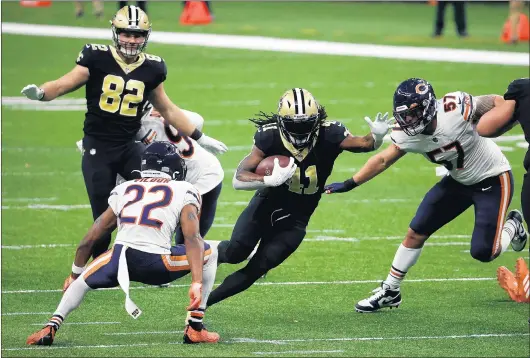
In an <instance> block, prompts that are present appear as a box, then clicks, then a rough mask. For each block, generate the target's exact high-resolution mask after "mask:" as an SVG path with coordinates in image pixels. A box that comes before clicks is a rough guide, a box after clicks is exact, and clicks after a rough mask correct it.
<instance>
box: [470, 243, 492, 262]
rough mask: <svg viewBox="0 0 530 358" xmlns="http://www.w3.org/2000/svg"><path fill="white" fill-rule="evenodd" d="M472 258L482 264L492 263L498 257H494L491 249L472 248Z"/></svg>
mask: <svg viewBox="0 0 530 358" xmlns="http://www.w3.org/2000/svg"><path fill="white" fill-rule="evenodd" d="M470 254H471V257H473V258H474V259H475V260H478V261H480V262H490V261H493V260H494V259H495V257H496V256H493V255H492V251H491V247H484V246H483V247H473V246H472V247H471V250H470Z"/></svg>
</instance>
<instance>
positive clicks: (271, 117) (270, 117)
mask: <svg viewBox="0 0 530 358" xmlns="http://www.w3.org/2000/svg"><path fill="white" fill-rule="evenodd" d="M256 117H257V118H249V121H251V122H252V123H254V125H255V126H256V127H257V128H259V127H262V126H264V125H266V124H271V123H276V122H278V115H277V114H275V113H272V112H271V113H270V114H267V113H265V112H263V111H260V112H259V113H258V114H256ZM326 118H328V114H327V112H326V108H325V107H324V106H319V108H318V119H319V120H320V122H321V123H322V122H324V120H325V119H326Z"/></svg>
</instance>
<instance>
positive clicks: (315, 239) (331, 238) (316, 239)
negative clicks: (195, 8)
mask: <svg viewBox="0 0 530 358" xmlns="http://www.w3.org/2000/svg"><path fill="white" fill-rule="evenodd" d="M216 219H218V218H216ZM213 226H214V227H223V228H231V227H233V226H234V225H233V224H213ZM345 232H346V231H345V230H337V229H308V230H307V233H308V234H313V233H316V234H343V233H345ZM403 237H404V235H395V236H364V237H339V236H324V235H318V236H315V237H309V238H306V239H304V242H322V241H346V242H359V241H377V240H402V239H403ZM469 238H471V235H433V236H432V237H431V240H430V241H428V242H427V243H426V245H430V246H461V245H469V244H470V242H469V241H465V242H434V239H469ZM73 246H77V244H27V245H2V246H1V248H2V249H3V250H26V249H27V250H33V249H55V248H63V247H73Z"/></svg>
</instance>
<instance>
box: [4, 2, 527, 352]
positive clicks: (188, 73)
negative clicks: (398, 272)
mask: <svg viewBox="0 0 530 358" xmlns="http://www.w3.org/2000/svg"><path fill="white" fill-rule="evenodd" d="M129 3H130V4H136V2H129ZM0 5H1V11H2V38H1V40H2V86H1V91H2V118H1V120H2V123H1V124H2V177H1V178H2V182H1V184H2V219H3V220H2V228H1V233H2V328H3V329H2V355H5V356H21V355H24V356H28V355H34V356H38V355H42V353H43V351H42V350H25V347H24V345H23V343H24V339H25V337H26V336H27V335H28V334H29V333H31V332H32V331H33V330H34V329H35V328H36V327H35V325H39V324H41V323H42V322H43V321H45V320H46V318H48V317H47V314H48V313H49V312H51V311H52V310H53V309H54V307H55V304H56V302H57V300H58V298H59V297H60V287H61V285H62V282H63V280H64V277H66V275H67V274H68V272H69V270H70V265H71V262H72V257H73V255H74V250H75V246H76V245H77V243H78V242H79V240H80V239H81V238H82V236H83V235H84V233H85V231H86V230H87V228H88V227H89V225H90V224H91V222H92V218H91V213H90V208H89V205H88V198H87V194H86V191H85V187H84V184H83V178H82V174H81V171H80V163H81V155H80V153H79V152H78V151H77V150H76V146H75V142H76V141H77V140H79V139H81V137H82V135H83V133H82V127H83V124H82V122H83V119H84V111H85V107H86V106H85V101H84V95H85V93H84V89H80V90H78V91H76V92H73V93H71V94H69V95H67V96H66V97H64V98H61V99H57V100H55V101H53V102H49V103H42V102H30V101H27V100H25V98H23V97H21V96H22V95H21V94H20V90H21V89H22V88H23V87H24V86H25V85H27V84H31V83H35V84H37V85H40V84H42V83H44V82H46V81H48V80H52V79H55V78H58V77H59V76H61V75H63V74H64V73H66V72H68V71H69V70H70V69H72V68H73V67H74V65H75V60H76V58H77V56H78V53H79V51H80V50H81V49H82V47H83V46H84V45H85V44H86V43H99V44H107V45H109V44H111V43H112V42H111V41H112V37H111V36H112V35H111V30H110V24H109V20H110V19H111V18H112V16H113V14H114V13H115V12H116V11H117V9H118V7H119V6H122V5H123V4H121V2H118V1H105V2H101V1H83V2H71V1H12V2H10V1H2V2H1V4H0ZM142 6H144V7H145V8H146V10H147V13H148V15H149V17H150V20H151V21H152V23H153V29H152V34H151V37H150V39H149V45H148V47H147V52H148V53H151V54H154V55H157V56H161V57H163V58H164V60H165V62H166V65H167V68H168V77H167V80H166V82H165V84H164V86H165V89H166V92H167V93H168V95H169V96H170V98H171V99H172V100H173V101H174V102H175V103H176V104H177V105H179V106H180V107H182V108H185V109H189V110H192V111H195V112H198V113H200V114H201V115H202V116H203V117H204V118H205V126H204V131H205V132H206V133H207V134H209V135H211V136H213V137H215V138H218V139H220V140H222V141H223V142H225V143H226V144H227V145H228V146H229V151H228V152H227V153H226V154H224V155H223V156H221V157H220V160H221V162H222V165H223V168H224V170H225V180H224V187H223V191H222V193H221V199H220V200H221V201H220V203H219V208H218V212H217V217H216V220H215V223H214V227H213V229H212V230H211V231H210V233H209V237H208V238H209V239H211V240H223V239H227V238H229V237H230V233H231V230H232V227H233V224H234V222H235V220H236V219H237V217H238V216H239V214H240V213H241V211H242V210H243V209H244V207H245V205H246V203H247V202H248V200H249V198H250V197H251V195H252V193H250V192H241V191H238V192H236V191H235V190H233V189H232V187H231V179H232V175H233V173H234V170H235V168H236V167H237V165H238V163H239V162H240V160H241V159H242V158H243V157H244V156H245V155H246V154H247V153H248V151H249V149H250V147H251V145H252V135H253V133H254V131H255V128H254V126H253V125H252V124H251V123H250V122H249V121H248V120H247V119H248V118H251V117H252V116H254V115H255V114H256V113H258V112H260V111H265V112H270V111H275V110H276V108H277V101H278V99H279V97H280V96H281V94H282V93H283V92H284V91H285V90H287V89H289V88H293V87H304V88H307V89H308V90H309V91H311V92H312V94H313V95H314V96H315V97H316V98H317V99H318V100H319V101H320V103H321V104H323V105H325V106H326V109H327V112H328V114H329V117H330V119H331V120H338V121H341V122H343V123H344V124H345V125H346V126H347V127H348V128H349V130H350V131H351V132H352V133H353V134H354V135H365V134H366V133H368V131H369V128H368V126H367V125H366V123H365V122H364V120H363V117H364V116H374V115H375V114H376V113H377V112H387V111H389V112H390V111H392V107H391V106H392V95H393V92H394V90H395V87H396V86H397V84H398V83H399V82H401V81H402V80H404V79H406V78H409V77H423V78H425V79H427V80H428V81H430V83H431V84H432V85H433V87H434V89H435V91H436V94H437V96H438V97H441V96H443V95H444V94H445V93H447V92H452V91H457V90H461V91H466V92H469V93H471V94H473V95H481V94H490V93H496V94H500V95H502V94H503V93H504V91H505V90H506V88H507V86H508V84H509V83H510V82H511V81H512V80H514V79H516V78H520V77H528V51H529V42H528V2H512V1H509V2H508V1H504V2H490V1H488V2H471V1H469V2H440V1H438V2H437V1H416V2H401V1H391V2H376V1H366V2H317V1H314V2H301V1H300V2H288V1H276V2H259V1H241V2H239V1H238V2H227V1H226V2H225V1H213V2H209V3H206V2H190V3H189V4H186V2H183V1H164V2H161V1H147V2H145V3H143V4H142ZM227 35H228V36H227ZM498 144H499V145H500V146H501V148H502V149H503V151H504V152H505V153H506V155H507V157H508V159H509V160H510V162H511V164H512V167H513V169H514V177H515V182H516V183H515V184H516V188H515V192H514V199H513V202H512V205H511V208H518V207H519V193H520V188H521V179H522V175H523V171H524V169H523V168H522V165H521V164H522V160H523V156H524V153H525V151H526V142H525V141H524V138H523V136H522V131H521V130H520V128H517V129H515V130H513V131H511V132H510V133H509V134H508V135H505V136H503V137H501V138H499V139H498ZM368 158H369V154H350V153H344V154H342V156H341V157H340V158H339V160H338V161H337V162H336V165H335V168H334V172H333V174H332V176H331V177H330V178H329V179H328V181H330V182H331V181H338V180H345V179H346V178H348V177H349V176H350V175H351V174H353V173H354V172H355V171H356V170H357V169H358V168H360V167H361V166H362V165H363V164H364V163H365V161H366V160H367V159H368ZM438 180H439V178H437V177H436V175H435V166H434V165H433V164H431V163H428V162H427V161H426V160H425V159H424V158H423V157H422V156H419V155H408V156H406V157H405V158H403V159H402V160H400V162H399V163H398V164H396V165H395V166H393V167H392V168H391V169H389V170H388V172H386V173H385V174H384V175H382V176H380V177H378V178H377V180H374V181H373V182H370V184H367V185H365V186H363V187H362V188H360V189H359V190H356V191H355V192H354V193H351V194H345V195H337V196H331V197H324V198H323V199H322V200H321V204H320V206H319V208H318V209H317V211H316V213H315V215H314V216H313V218H312V219H311V222H310V226H309V231H308V234H307V239H306V240H305V241H304V243H303V244H302V245H301V247H300V248H299V249H298V251H297V252H296V253H295V254H294V255H293V256H291V257H290V258H289V259H288V260H287V261H286V262H285V263H284V264H282V265H281V266H280V267H278V268H277V269H275V270H272V271H271V272H270V273H269V274H268V275H267V278H266V279H265V280H263V281H261V283H259V284H257V285H255V286H253V287H252V288H251V289H249V290H248V292H245V293H244V294H241V295H238V296H237V297H234V298H232V299H230V300H227V301H226V303H223V304H220V305H216V306H214V308H213V309H212V310H211V312H210V313H209V316H208V322H209V324H210V325H211V326H209V327H212V329H213V330H216V331H219V332H220V333H221V336H222V337H223V339H225V342H229V343H233V344H224V345H218V346H216V347H201V349H197V350H193V349H190V348H189V347H182V346H180V345H168V342H173V343H174V342H176V341H178V340H179V339H180V336H178V338H175V334H180V333H179V332H178V330H179V329H180V325H179V324H175V322H176V321H177V320H175V315H173V313H174V312H175V311H176V312H177V316H178V317H179V318H178V323H180V313H181V307H184V306H185V300H186V288H183V287H185V286H186V283H187V281H185V282H182V284H183V285H182V287H179V286H178V285H177V286H174V287H172V288H169V289H166V290H138V291H135V293H134V294H135V301H136V302H137V303H138V304H139V305H141V306H142V307H143V308H144V307H145V308H144V312H145V314H144V316H142V318H141V319H140V320H138V321H132V320H130V319H129V318H127V317H126V313H125V312H124V311H123V310H122V294H120V292H118V291H106V292H103V293H98V294H93V295H91V296H90V297H89V299H88V300H87V302H85V303H84V304H83V305H82V307H81V308H80V309H79V310H78V311H76V312H75V314H73V315H72V317H71V322H72V323H75V324H73V325H70V326H68V325H66V326H65V327H64V328H62V329H61V333H60V334H61V340H60V342H62V343H61V344H63V346H60V349H57V350H55V351H54V353H53V354H54V355H65V356H72V355H83V356H85V355H94V356H109V355H118V356H147V355H155V356H168V355H172V356H174V355H177V356H178V355H181V356H256V355H258V353H256V352H261V353H260V354H277V355H289V354H290V355H302V354H303V353H300V352H301V351H306V352H312V353H308V354H312V355H316V356H325V355H333V356H352V355H358V356H374V355H377V356H462V355H467V356H528V355H529V348H528V322H527V318H528V307H527V306H523V305H520V304H519V305H518V304H516V303H514V302H510V301H509V300H508V298H507V297H505V296H506V295H505V293H504V292H503V291H502V290H501V289H500V288H499V287H498V286H497V284H496V282H495V280H494V277H495V271H496V268H497V267H498V266H499V265H506V266H508V267H512V266H513V263H514V262H515V259H516V258H517V257H518V255H517V254H516V253H514V252H511V251H509V252H507V253H506V254H505V255H503V256H502V257H500V258H499V259H498V260H496V261H495V262H494V263H491V264H481V263H479V262H476V261H474V260H472V259H471V257H470V255H469V252H468V250H469V237H470V233H471V232H472V228H473V219H474V215H473V212H472V210H468V211H467V212H466V213H464V214H463V215H462V216H460V217H458V218H457V219H456V220H455V221H453V222H452V223H450V224H449V225H447V227H445V228H443V229H442V230H440V232H439V233H437V235H436V236H435V238H433V239H432V242H431V243H430V244H428V246H429V247H428V248H427V249H426V250H424V253H423V255H422V258H421V260H420V262H419V264H418V265H416V266H415V267H414V270H413V271H411V272H410V273H409V275H408V276H407V278H408V279H409V280H410V283H405V284H404V290H406V295H405V296H404V299H405V301H404V302H406V303H405V304H404V305H403V306H402V307H400V308H399V310H397V311H396V310H393V311H392V312H384V313H382V314H375V315H368V316H366V315H358V314H354V313H353V304H354V302H356V301H357V300H359V299H362V298H364V297H365V296H366V294H367V293H368V292H369V291H370V290H371V289H373V288H374V287H375V285H377V283H376V282H378V280H380V279H382V278H384V277H386V274H387V272H388V265H389V264H390V262H391V260H392V257H393V255H394V252H395V249H396V247H397V246H398V245H399V243H400V241H401V239H402V237H403V235H404V233H405V231H406V229H407V227H408V224H409V222H410V220H411V218H412V217H413V215H414V213H415V211H416V208H417V206H418V204H419V203H420V201H421V199H422V197H423V195H424V194H425V192H426V191H427V190H428V189H429V188H430V187H431V186H432V185H433V184H434V183H436V181H438ZM526 255H528V252H526ZM526 258H528V256H526ZM234 269H235V267H234V266H230V265H223V266H221V267H220V269H219V272H218V281H220V280H222V279H223V278H224V277H225V276H226V275H227V274H228V273H230V272H232V271H233V270H234ZM407 282H408V281H407ZM141 302H144V304H143V305H142V304H141ZM147 302H151V303H152V304H151V306H150V307H149V304H146V303H147ZM174 307H178V309H177V308H174ZM338 311H340V312H338ZM524 317H526V318H524ZM90 322H107V323H102V324H99V325H91V326H84V324H90ZM87 327H88V328H90V330H87ZM383 327H384V328H383ZM176 330H177V331H176ZM87 332H88V333H87ZM135 332H136V333H135ZM139 332H158V333H152V334H147V333H145V334H141V333H139ZM164 332H165V333H164ZM238 337H246V339H247V341H244V340H243V341H241V340H240V341H238V340H237V339H239V338H238ZM363 337H364V338H366V339H364V340H362V339H361V338H363ZM378 337H379V338H378ZM409 337H416V338H413V339H408V338H409ZM422 337H423V338H422ZM451 337H452V338H451ZM455 337H456V338H455ZM337 338H340V339H342V338H344V339H343V340H340V339H339V340H337ZM241 339H243V338H241ZM271 339H280V340H285V339H287V340H289V339H290V340H294V341H286V342H282V345H274V344H269V343H266V342H263V341H260V340H265V341H266V340H271ZM297 339H299V340H300V341H296V340H297ZM242 342H246V343H242ZM398 342H399V343H398ZM83 345H84V346H89V347H92V348H93V349H92V348H91V349H90V350H86V349H77V350H76V348H79V347H81V346H83ZM109 346H111V347H109ZM94 347H95V348H94ZM98 347H99V348H98ZM194 348H196V347H194ZM87 349H88V348H87ZM264 352H265V353H264ZM275 352H276V353H275ZM277 352H280V353H277ZM282 352H283V353H282ZM289 352H291V353H289ZM292 352H298V353H292ZM304 354H305V353H304Z"/></svg>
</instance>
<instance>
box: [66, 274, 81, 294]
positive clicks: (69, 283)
mask: <svg viewBox="0 0 530 358" xmlns="http://www.w3.org/2000/svg"><path fill="white" fill-rule="evenodd" d="M77 276H78V277H79V275H77ZM76 278H77V277H74V275H73V274H70V275H68V277H67V278H66V280H64V284H63V293H65V292H66V290H67V289H68V287H70V285H71V284H72V282H74V281H75V280H76Z"/></svg>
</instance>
